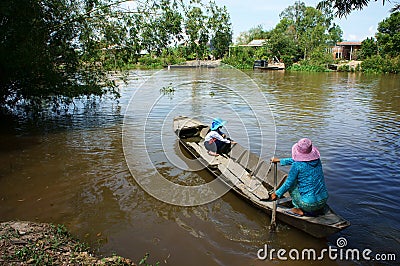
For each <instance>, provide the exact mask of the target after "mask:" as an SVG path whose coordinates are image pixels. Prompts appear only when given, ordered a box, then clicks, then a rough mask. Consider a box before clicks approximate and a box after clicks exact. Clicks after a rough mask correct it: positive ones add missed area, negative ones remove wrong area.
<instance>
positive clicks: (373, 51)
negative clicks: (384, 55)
mask: <svg viewBox="0 0 400 266" xmlns="http://www.w3.org/2000/svg"><path fill="white" fill-rule="evenodd" d="M377 54H378V46H377V43H376V41H375V39H374V38H373V37H371V38H367V39H365V40H363V41H362V42H361V48H360V51H359V54H358V56H357V57H358V58H359V59H361V60H364V59H366V58H369V57H372V56H374V55H377Z"/></svg>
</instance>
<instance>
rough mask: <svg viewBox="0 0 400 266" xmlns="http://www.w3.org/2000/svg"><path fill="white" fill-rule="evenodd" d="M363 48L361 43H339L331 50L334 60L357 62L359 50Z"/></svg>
mask: <svg viewBox="0 0 400 266" xmlns="http://www.w3.org/2000/svg"><path fill="white" fill-rule="evenodd" d="M360 48H361V42H338V43H337V44H336V46H334V47H332V48H331V51H330V52H331V53H332V55H333V59H345V60H356V59H357V54H356V52H357V50H359V49H360Z"/></svg>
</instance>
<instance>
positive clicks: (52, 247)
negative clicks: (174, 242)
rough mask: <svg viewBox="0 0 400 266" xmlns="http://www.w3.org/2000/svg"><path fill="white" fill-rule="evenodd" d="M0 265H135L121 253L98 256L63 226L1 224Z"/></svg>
mask: <svg viewBox="0 0 400 266" xmlns="http://www.w3.org/2000/svg"><path fill="white" fill-rule="evenodd" d="M0 254H1V255H0V265H136V264H135V263H134V262H133V261H131V260H130V259H126V258H122V257H119V256H112V257H106V258H99V257H96V256H95V255H94V254H93V252H92V251H90V248H89V247H88V246H87V245H86V244H85V243H82V242H80V241H79V240H77V239H75V238H74V237H73V236H71V235H70V233H68V231H67V230H66V228H65V226H63V225H52V224H46V223H35V222H28V221H10V222H3V223H0Z"/></svg>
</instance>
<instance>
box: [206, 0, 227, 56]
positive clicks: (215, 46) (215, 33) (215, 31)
mask: <svg viewBox="0 0 400 266" xmlns="http://www.w3.org/2000/svg"><path fill="white" fill-rule="evenodd" d="M208 10H209V13H210V16H209V19H208V28H210V30H211V32H210V34H211V36H210V45H211V49H212V54H213V55H214V57H215V58H221V57H223V56H224V55H225V54H226V52H228V50H229V45H230V44H231V43H232V24H231V22H230V15H229V13H228V10H227V9H226V7H225V6H224V7H218V6H217V5H216V4H215V2H213V1H211V2H210V5H209V7H208Z"/></svg>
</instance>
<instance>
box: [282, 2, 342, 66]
mask: <svg viewBox="0 0 400 266" xmlns="http://www.w3.org/2000/svg"><path fill="white" fill-rule="evenodd" d="M280 18H281V22H283V23H279V24H278V25H279V27H278V26H277V29H279V31H276V29H274V32H275V33H276V34H277V36H279V37H278V38H282V39H287V38H290V37H291V38H293V40H292V41H291V42H287V44H288V45H289V44H290V48H289V49H290V50H291V51H296V53H295V54H291V56H292V57H294V58H298V59H299V58H304V59H307V58H309V57H310V55H311V54H312V53H313V51H314V50H315V49H318V50H323V49H321V47H322V48H324V47H325V46H327V45H329V44H331V43H332V42H336V41H337V40H338V39H341V36H340V35H341V34H342V32H341V30H340V28H339V27H338V26H337V25H335V24H333V25H331V24H332V15H331V13H329V9H326V10H324V13H322V12H321V11H319V10H317V9H315V8H313V7H307V6H306V5H305V4H304V3H302V2H295V4H294V5H293V6H289V7H287V8H286V9H285V10H284V11H283V12H282V13H281V14H280ZM282 27H286V29H282ZM276 34H275V35H276ZM293 46H295V47H296V49H293ZM279 47H280V49H283V47H282V45H280V46H279Z"/></svg>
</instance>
